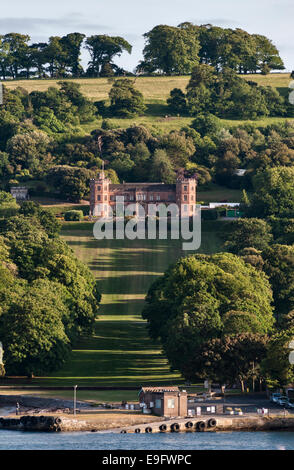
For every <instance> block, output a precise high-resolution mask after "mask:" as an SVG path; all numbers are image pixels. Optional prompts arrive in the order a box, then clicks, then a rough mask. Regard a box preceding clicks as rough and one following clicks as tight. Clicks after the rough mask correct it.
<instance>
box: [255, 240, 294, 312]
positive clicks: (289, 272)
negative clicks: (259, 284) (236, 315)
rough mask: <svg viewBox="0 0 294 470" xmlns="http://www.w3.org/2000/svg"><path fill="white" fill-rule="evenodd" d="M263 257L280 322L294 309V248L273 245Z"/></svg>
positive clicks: (265, 251)
mask: <svg viewBox="0 0 294 470" xmlns="http://www.w3.org/2000/svg"><path fill="white" fill-rule="evenodd" d="M262 257H263V260H264V268H263V269H264V272H265V273H266V274H267V276H268V277H269V280H270V283H271V285H272V289H273V295H274V304H275V309H276V316H277V318H278V320H279V321H280V320H282V317H283V315H286V314H288V313H289V312H290V310H292V309H293V308H294V246H287V245H272V246H270V247H268V248H266V249H265V250H264V251H263V253H262Z"/></svg>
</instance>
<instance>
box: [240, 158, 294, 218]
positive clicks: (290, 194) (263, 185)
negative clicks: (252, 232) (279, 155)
mask: <svg viewBox="0 0 294 470" xmlns="http://www.w3.org/2000/svg"><path fill="white" fill-rule="evenodd" d="M252 183H253V196H252V197H251V203H250V207H249V208H248V210H247V214H248V215H249V216H251V217H252V216H253V217H260V218H264V217H268V216H272V215H274V216H278V217H293V214H294V168H292V167H274V168H266V169H265V170H263V171H259V172H258V173H257V174H256V175H255V176H254V177H253V181H252Z"/></svg>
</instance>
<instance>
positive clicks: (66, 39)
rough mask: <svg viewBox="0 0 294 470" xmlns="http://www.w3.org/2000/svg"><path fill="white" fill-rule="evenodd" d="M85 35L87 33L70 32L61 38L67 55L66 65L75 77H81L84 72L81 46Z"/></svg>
mask: <svg viewBox="0 0 294 470" xmlns="http://www.w3.org/2000/svg"><path fill="white" fill-rule="evenodd" d="M85 37H86V36H85V34H81V33H70V34H67V35H66V36H63V37H62V38H61V40H60V43H61V45H62V46H63V50H64V52H65V54H66V56H67V61H66V62H67V64H66V65H67V67H68V68H69V70H70V73H71V74H72V76H73V77H79V76H80V75H81V74H82V73H83V67H82V66H81V64H80V54H81V46H82V43H83V40H84V39H85Z"/></svg>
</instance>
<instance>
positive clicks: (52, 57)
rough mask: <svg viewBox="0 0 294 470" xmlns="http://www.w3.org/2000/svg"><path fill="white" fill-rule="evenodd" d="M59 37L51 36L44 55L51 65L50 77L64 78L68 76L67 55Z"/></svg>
mask: <svg viewBox="0 0 294 470" xmlns="http://www.w3.org/2000/svg"><path fill="white" fill-rule="evenodd" d="M61 41H62V39H61V37H59V36H51V37H50V38H49V42H48V44H47V47H46V48H45V50H44V54H45V55H46V57H47V62H48V63H49V73H50V77H51V78H54V77H64V76H65V74H66V65H67V53H66V51H65V49H64V47H63V44H62V42H61Z"/></svg>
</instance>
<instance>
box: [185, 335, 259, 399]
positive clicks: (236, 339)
mask: <svg viewBox="0 0 294 470" xmlns="http://www.w3.org/2000/svg"><path fill="white" fill-rule="evenodd" d="M266 346H267V337H266V336H264V335H260V334H252V333H249V334H248V333H245V334H244V333H243V334H234V335H231V336H229V335H228V336H224V337H222V338H215V339H212V340H211V341H209V342H208V343H207V344H206V345H205V347H204V349H203V351H201V352H202V356H200V360H201V359H202V363H204V366H205V369H204V370H205V372H206V374H207V375H206V376H205V378H210V379H211V380H214V381H216V382H218V383H220V384H221V385H225V384H235V383H240V385H241V390H242V392H243V393H244V392H245V382H246V381H247V380H248V379H249V378H251V377H252V370H253V368H254V369H255V370H256V369H258V368H259V366H260V364H261V362H262V360H263V359H264V358H265V356H266ZM200 354H201V353H200ZM194 361H195V363H194V370H197V368H196V367H197V363H198V362H199V358H198V357H197V358H196V357H195V356H194Z"/></svg>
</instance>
